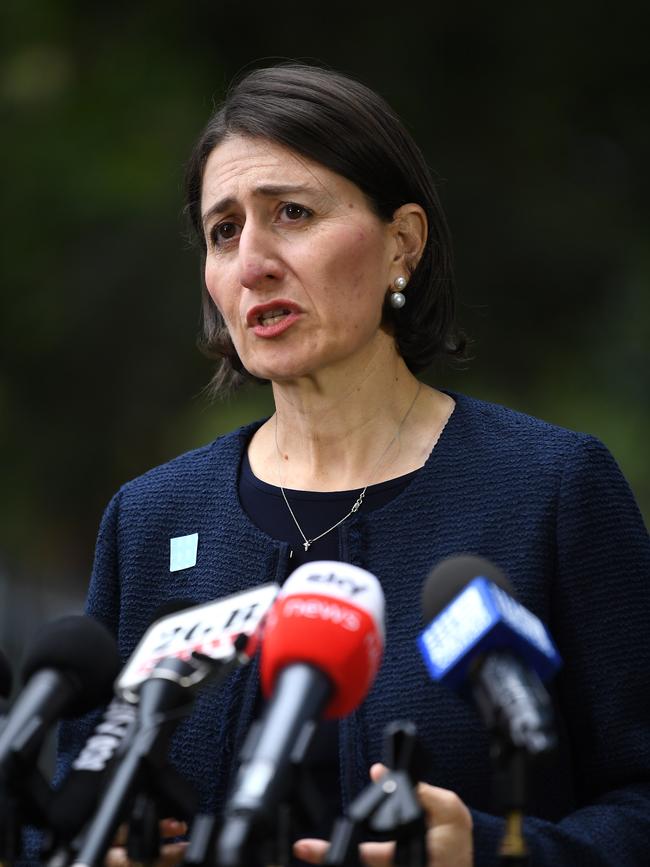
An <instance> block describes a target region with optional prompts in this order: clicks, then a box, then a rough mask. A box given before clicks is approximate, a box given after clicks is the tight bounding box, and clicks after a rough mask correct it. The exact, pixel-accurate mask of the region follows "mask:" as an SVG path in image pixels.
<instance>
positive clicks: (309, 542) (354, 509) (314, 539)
mask: <svg viewBox="0 0 650 867" xmlns="http://www.w3.org/2000/svg"><path fill="white" fill-rule="evenodd" d="M421 388H422V383H421V382H418V387H417V390H416V392H415V397H414V398H413V400H412V401H411V403H410V405H409V408H408V409H407V410H406V412H405V413H404V416H403V417H402V420H401V422H400V423H399V427H398V428H397V431H396V433H395V436H394V437H393V438H392V440H391V441H390V442H389V443H388V445H387V446H386V448H385V449H384V450H383V452H382V453H381V455H380V456H379V460H378V461H377V463H376V464H375V466H374V467H373V470H372V473H371V474H370V479H371V480H372V479H373V477H374V475H375V473H376V472H377V470H378V469H379V466H380V465H381V462H382V461H383V459H384V458H385V456H386V455H387V453H388V451H389V449H390V448H391V446H392V445H393V443H394V442H395V441H396V440H397V439H399V435H400V434H401V432H402V428H403V427H404V423H405V422H406V419H407V418H408V417H409V415H410V414H411V410H412V409H413V407H414V406H415V402H416V401H417V399H418V396H419V394H420V389H421ZM275 449H276V451H277V455H278V461H279V467H280V468H281V467H282V453H281V452H280V446H279V445H278V416H277V413H276V415H275ZM279 476H280V491H281V493H282V498H283V499H284V502H285V503H286V505H287V509H288V510H289V514H290V515H291V517H292V518H293V523H294V524H295V525H296V527H297V528H298V532H299V533H300V535H301V536H302V538H303V542H302V547H303V548H304V549H305V551H308V550H309V549H310V548H311V546H312V545H313V544H314V542H318V540H319V539H322V538H323V536H327V534H328V533H331V532H332V530H336V528H337V527H340V526H341V524H342V523H343V522H344V521H347V519H348V518H349V517H351V516H352V515H354V514H355V512H358V511H359V509H360V508H361V504H362V503H363V498H364V497H365V495H366V491H367V490H368V486H369V485H370V482H368V484H367V485H366V486H365V488H364V489H363V490H362V491H361V493H360V494H359V496H358V497H357V499H356V500H355V501H354V505H353V506H352V508H351V509H350V511H349V512H348V513H347V515H344V516H343V517H342V518H341V520H340V521H337V522H336V524H332V526H331V527H328V528H327V530H323V532H322V533H319V535H318V536H313V537H312V538H311V539H308V538H307V536H306V535H305V534H304V532H303V529H302V527H301V526H300V524H299V523H298V519H297V518H296V516H295V514H294V511H293V509H292V508H291V505H290V504H289V500H288V499H287V495H286V493H285V491H284V487H283V485H282V473H281V471H280V472H279ZM289 556H290V557H291V556H293V551H291V554H290V555H289Z"/></svg>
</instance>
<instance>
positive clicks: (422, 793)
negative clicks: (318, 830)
mask: <svg viewBox="0 0 650 867" xmlns="http://www.w3.org/2000/svg"><path fill="white" fill-rule="evenodd" d="M385 771H386V768H385V767H384V766H383V765H380V764H377V765H373V766H372V768H371V769H370V777H371V778H372V779H373V780H374V781H375V782H377V780H378V779H379V778H380V777H381V775H382V774H383V773H384V772H385ZM417 795H418V799H419V801H420V803H421V804H422V807H423V808H424V818H425V822H426V825H427V829H428V830H427V840H426V843H427V855H428V858H427V861H428V864H429V867H472V865H473V864H474V851H473V842H472V816H471V814H470V812H469V810H468V809H467V807H466V806H465V804H464V803H463V802H462V801H461V799H460V798H459V797H458V795H456V794H455V793H454V792H450V791H449V790H448V789H440V788H438V787H437V786H430V785H429V784H428V783H418V787H417ZM328 848H329V843H327V842H326V841H325V840H298V841H297V842H296V843H295V844H294V847H293V852H294V855H295V856H296V857H297V858H302V860H303V861H308V862H309V863H310V864H321V863H322V862H323V859H324V858H325V854H326V852H327V850H328ZM394 854H395V843H362V844H361V845H360V847H359V856H360V858H361V861H362V862H363V863H364V864H367V865H368V867H392V864H393V856H394Z"/></svg>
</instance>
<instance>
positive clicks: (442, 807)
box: [417, 783, 472, 831]
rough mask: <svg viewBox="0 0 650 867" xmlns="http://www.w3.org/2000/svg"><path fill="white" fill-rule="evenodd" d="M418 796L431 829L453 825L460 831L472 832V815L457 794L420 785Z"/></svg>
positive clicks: (424, 784)
mask: <svg viewBox="0 0 650 867" xmlns="http://www.w3.org/2000/svg"><path fill="white" fill-rule="evenodd" d="M417 795H418V800H419V801H420V803H421V804H422V807H423V808H424V813H425V818H426V821H427V824H428V825H429V827H433V826H439V825H451V826H452V827H454V828H457V829H459V830H460V831H468V830H469V831H471V830H472V814H471V813H470V811H469V810H468V808H467V807H466V805H465V804H464V803H463V801H462V800H461V799H460V798H459V797H458V795H457V794H456V793H455V792H451V791H449V789H441V788H439V787H438V786H430V785H429V783H418V786H417Z"/></svg>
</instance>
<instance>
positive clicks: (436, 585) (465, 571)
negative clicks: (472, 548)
mask: <svg viewBox="0 0 650 867" xmlns="http://www.w3.org/2000/svg"><path fill="white" fill-rule="evenodd" d="M478 577H481V578H486V579H487V580H488V581H492V583H493V584H496V585H497V587H500V588H501V589H502V590H505V592H506V593H509V594H510V596H514V595H515V593H514V590H513V588H512V585H511V584H510V581H508V579H507V578H506V576H505V575H504V574H503V572H502V571H501V570H500V569H499V568H498V567H497V566H495V565H494V563H490V561H489V560H485V559H484V558H483V557H476V556H475V555H474V554H461V555H459V556H457V557H447V558H446V559H444V560H441V561H440V563H438V564H437V565H436V566H435V567H434V568H433V569H432V571H431V573H430V574H429V577H428V578H427V580H426V581H425V582H424V587H423V588H422V612H423V614H424V619H425V621H426V622H427V623H429V622H430V621H431V620H433V618H434V617H437V616H438V614H440V612H441V611H442V610H443V608H446V607H447V605H449V603H450V602H451V600H452V599H453V598H454V597H455V596H457V595H458V593H460V591H461V590H462V589H463V588H464V587H465V586H466V585H467V584H469V582H470V581H473V580H474V578H478Z"/></svg>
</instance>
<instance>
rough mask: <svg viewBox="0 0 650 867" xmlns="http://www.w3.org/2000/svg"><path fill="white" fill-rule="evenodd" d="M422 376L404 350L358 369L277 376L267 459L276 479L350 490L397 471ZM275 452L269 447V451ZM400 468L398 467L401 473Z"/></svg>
mask: <svg viewBox="0 0 650 867" xmlns="http://www.w3.org/2000/svg"><path fill="white" fill-rule="evenodd" d="M418 390H419V383H418V381H417V380H416V379H415V377H414V376H413V375H412V374H411V373H410V372H409V370H408V368H407V367H406V365H405V364H404V361H403V360H402V358H401V357H400V356H399V355H397V353H393V356H392V357H391V358H390V359H386V358H382V359H376V360H375V361H374V363H370V364H369V365H368V366H367V367H366V368H365V369H364V370H363V371H362V372H361V373H360V374H359V375H357V376H356V377H350V376H349V371H348V375H347V376H346V377H345V378H344V379H343V381H342V380H341V378H336V377H330V378H329V380H328V378H327V377H324V376H322V375H321V376H319V377H318V378H317V379H314V378H310V379H301V380H296V381H291V382H278V383H274V384H273V396H274V399H275V405H276V414H275V416H274V418H273V419H271V421H270V424H269V427H271V426H272V442H270V443H269V433H270V432H271V431H270V430H268V431H267V432H266V434H267V446H270V448H267V450H266V451H267V461H268V463H267V464H266V466H271V467H273V470H272V471H271V472H269V471H268V470H267V477H268V476H271V478H272V481H273V482H274V483H275V484H281V485H282V486H284V487H287V488H296V489H301V490H321V491H326V490H351V489H355V488H363V487H365V486H366V485H368V484H374V483H376V482H378V481H381V480H383V478H385V477H388V478H389V477H391V476H390V472H388V475H387V470H389V469H390V467H391V466H392V465H393V464H394V462H395V459H396V457H397V456H398V455H399V453H400V451H401V436H402V434H403V432H404V427H405V424H406V422H407V421H408V419H407V418H406V416H407V414H408V415H409V416H410V415H411V412H410V409H411V406H412V404H413V402H414V399H415V397H416V394H417V393H418ZM269 451H270V452H272V455H271V454H268V452H269ZM397 474H399V473H397Z"/></svg>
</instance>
